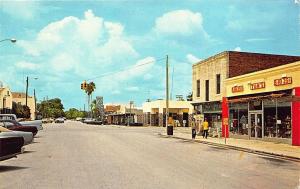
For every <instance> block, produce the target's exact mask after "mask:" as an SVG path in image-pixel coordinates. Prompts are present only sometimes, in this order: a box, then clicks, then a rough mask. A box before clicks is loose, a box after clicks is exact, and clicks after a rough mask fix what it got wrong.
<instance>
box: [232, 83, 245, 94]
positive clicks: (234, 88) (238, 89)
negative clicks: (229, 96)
mask: <svg viewBox="0 0 300 189" xmlns="http://www.w3.org/2000/svg"><path fill="white" fill-rule="evenodd" d="M231 91H232V93H238V92H243V91H244V86H243V85H240V86H234V87H232V88H231Z"/></svg>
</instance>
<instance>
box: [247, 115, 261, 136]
mask: <svg viewBox="0 0 300 189" xmlns="http://www.w3.org/2000/svg"><path fill="white" fill-rule="evenodd" d="M262 117H263V116H262V113H250V117H249V118H250V120H249V121H250V123H249V125H250V136H251V137H253V138H262V130H263V124H262V123H263V120H262Z"/></svg>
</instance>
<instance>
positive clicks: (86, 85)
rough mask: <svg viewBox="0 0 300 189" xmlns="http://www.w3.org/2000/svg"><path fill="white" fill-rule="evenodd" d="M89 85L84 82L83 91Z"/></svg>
mask: <svg viewBox="0 0 300 189" xmlns="http://www.w3.org/2000/svg"><path fill="white" fill-rule="evenodd" d="M86 86H87V83H86V82H85V81H84V82H83V89H86Z"/></svg>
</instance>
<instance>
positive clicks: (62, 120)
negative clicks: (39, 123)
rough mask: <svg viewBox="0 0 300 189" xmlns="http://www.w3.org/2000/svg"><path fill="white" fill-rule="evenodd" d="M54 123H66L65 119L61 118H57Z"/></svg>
mask: <svg viewBox="0 0 300 189" xmlns="http://www.w3.org/2000/svg"><path fill="white" fill-rule="evenodd" d="M54 122H55V123H64V122H65V119H64V118H62V117H59V118H56V119H55V121H54Z"/></svg>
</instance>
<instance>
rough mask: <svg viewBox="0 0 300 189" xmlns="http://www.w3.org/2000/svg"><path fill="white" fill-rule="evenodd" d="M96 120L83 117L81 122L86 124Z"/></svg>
mask: <svg viewBox="0 0 300 189" xmlns="http://www.w3.org/2000/svg"><path fill="white" fill-rule="evenodd" d="M94 121H96V120H95V119H93V118H85V119H84V120H83V123H86V124H93V122H94Z"/></svg>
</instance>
